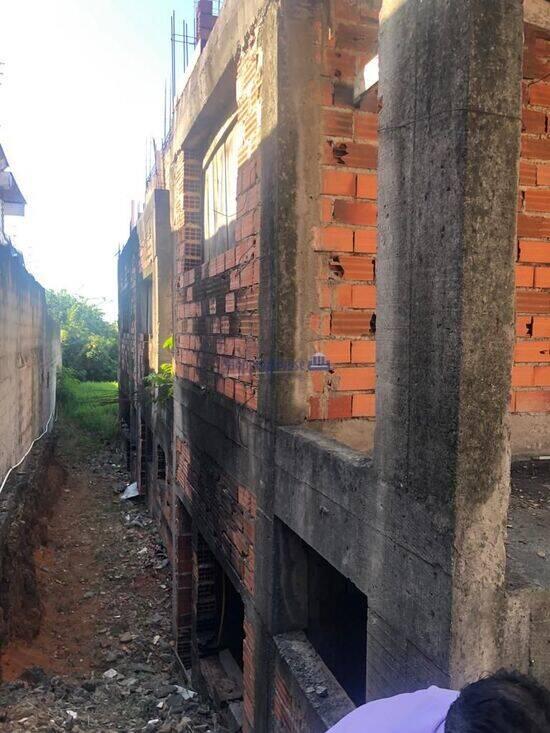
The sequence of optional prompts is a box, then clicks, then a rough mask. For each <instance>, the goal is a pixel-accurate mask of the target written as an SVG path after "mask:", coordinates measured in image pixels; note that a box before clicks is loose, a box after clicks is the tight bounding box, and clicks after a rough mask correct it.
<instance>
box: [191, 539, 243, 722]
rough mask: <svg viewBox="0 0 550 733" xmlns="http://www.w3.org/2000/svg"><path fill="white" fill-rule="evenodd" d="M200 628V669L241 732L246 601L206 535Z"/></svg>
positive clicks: (201, 546)
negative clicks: (214, 552) (213, 551)
mask: <svg viewBox="0 0 550 733" xmlns="http://www.w3.org/2000/svg"><path fill="white" fill-rule="evenodd" d="M197 571H198V572H197V586H198V587H197V606H196V629H197V646H198V653H199V658H200V661H199V664H200V672H201V675H202V677H203V679H204V682H205V684H206V687H207V690H208V693H209V695H210V696H211V697H212V699H214V700H216V701H217V703H218V704H219V706H220V709H221V712H222V718H223V720H224V722H225V725H226V727H227V728H228V729H229V730H231V731H239V730H241V727H242V719H243V711H242V698H243V644H244V603H243V600H242V598H241V596H240V594H239V592H238V590H237V589H236V588H235V586H234V585H233V583H232V582H231V580H230V578H229V576H228V575H227V574H226V573H225V572H224V571H223V569H222V567H221V565H220V564H219V563H218V561H217V560H216V558H215V557H214V554H213V553H212V552H211V550H210V548H209V547H208V544H207V543H206V541H205V540H204V538H203V537H202V536H201V535H200V534H199V535H198V542H197Z"/></svg>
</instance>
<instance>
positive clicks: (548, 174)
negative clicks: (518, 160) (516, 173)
mask: <svg viewBox="0 0 550 733" xmlns="http://www.w3.org/2000/svg"><path fill="white" fill-rule="evenodd" d="M521 165H527V164H523V163H522V164H521ZM525 175H527V173H526V172H525ZM536 182H537V184H538V185H539V186H550V165H537V174H536ZM520 183H521V180H520ZM528 185H531V186H532V185H534V183H531V180H529V183H528Z"/></svg>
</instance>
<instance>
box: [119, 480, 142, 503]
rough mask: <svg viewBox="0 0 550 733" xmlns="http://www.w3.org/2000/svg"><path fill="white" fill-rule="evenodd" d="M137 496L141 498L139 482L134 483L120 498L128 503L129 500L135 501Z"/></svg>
mask: <svg viewBox="0 0 550 733" xmlns="http://www.w3.org/2000/svg"><path fill="white" fill-rule="evenodd" d="M136 496H139V489H138V485H137V481H134V483H133V484H130V485H129V486H127V487H126V488H125V489H124V493H123V494H122V496H121V497H120V500H121V501H127V500H128V499H135V498H136Z"/></svg>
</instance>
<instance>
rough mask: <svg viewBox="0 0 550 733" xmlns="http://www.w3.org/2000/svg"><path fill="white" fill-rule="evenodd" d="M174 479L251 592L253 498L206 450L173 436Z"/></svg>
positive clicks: (254, 511)
mask: <svg viewBox="0 0 550 733" xmlns="http://www.w3.org/2000/svg"><path fill="white" fill-rule="evenodd" d="M176 480H177V483H178V485H179V486H180V487H181V489H182V491H183V494H184V495H185V496H186V497H187V499H188V501H189V503H190V504H191V505H192V507H193V519H194V520H196V521H198V522H199V524H200V526H201V527H204V528H207V529H208V531H209V532H210V535H211V536H212V537H215V538H217V540H218V541H219V550H220V552H221V553H222V554H223V555H224V556H225V557H226V559H227V561H228V562H229V563H230V565H231V566H232V567H233V569H234V570H235V573H236V574H237V576H238V577H239V578H240V580H241V582H242V584H243V586H244V587H245V588H246V589H247V590H248V592H249V593H250V595H251V596H253V595H254V570H255V554H254V545H255V539H256V512H257V505H256V498H255V496H254V495H253V494H252V493H251V492H250V491H249V490H248V489H247V488H246V487H245V486H242V485H240V484H237V483H236V482H235V481H234V480H233V479H232V478H231V477H230V476H229V475H228V474H226V473H225V472H224V471H223V470H222V468H221V467H220V466H218V465H216V464H215V463H214V461H213V460H211V459H210V458H209V457H208V456H206V454H205V455H204V456H202V455H201V453H200V451H198V450H197V449H196V448H195V449H193V452H191V448H190V446H189V445H188V444H187V443H186V442H185V441H184V440H181V439H180V438H177V439H176Z"/></svg>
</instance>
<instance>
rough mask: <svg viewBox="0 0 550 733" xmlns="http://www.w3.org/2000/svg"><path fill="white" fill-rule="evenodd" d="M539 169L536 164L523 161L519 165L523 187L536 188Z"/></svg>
mask: <svg viewBox="0 0 550 733" xmlns="http://www.w3.org/2000/svg"><path fill="white" fill-rule="evenodd" d="M537 169H538V166H536V165H535V164H534V163H527V161H524V160H522V161H521V162H520V164H519V182H520V185H522V186H534V185H536V183H537Z"/></svg>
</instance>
